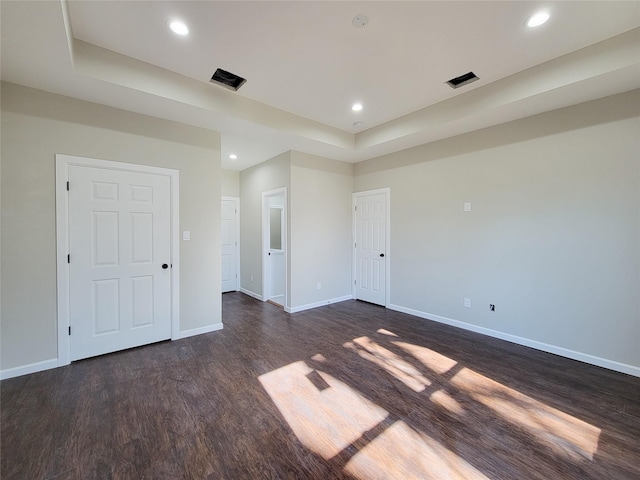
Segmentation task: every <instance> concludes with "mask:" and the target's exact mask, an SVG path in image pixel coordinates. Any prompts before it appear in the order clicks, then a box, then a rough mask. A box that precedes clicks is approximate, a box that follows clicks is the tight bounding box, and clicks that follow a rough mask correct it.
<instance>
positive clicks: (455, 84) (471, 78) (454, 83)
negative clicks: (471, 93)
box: [446, 72, 480, 88]
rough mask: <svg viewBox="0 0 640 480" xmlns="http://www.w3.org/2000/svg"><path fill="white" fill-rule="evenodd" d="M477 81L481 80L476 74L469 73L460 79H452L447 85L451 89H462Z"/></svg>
mask: <svg viewBox="0 0 640 480" xmlns="http://www.w3.org/2000/svg"><path fill="white" fill-rule="evenodd" d="M476 80H480V78H479V77H478V76H477V75H476V74H475V73H473V72H469V73H465V74H464V75H460V76H459V77H456V78H452V79H451V80H449V81H448V82H446V83H447V85H449V86H450V87H451V88H460V87H463V86H465V85H468V84H470V83H471V82H475V81H476Z"/></svg>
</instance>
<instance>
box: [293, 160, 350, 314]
mask: <svg viewBox="0 0 640 480" xmlns="http://www.w3.org/2000/svg"><path fill="white" fill-rule="evenodd" d="M352 192H353V165H352V164H350V163H344V162H338V161H335V160H328V159H326V158H321V157H316V156H313V155H309V154H306V153H300V152H291V201H290V204H291V279H292V281H291V307H292V308H293V309H296V307H301V306H305V305H313V304H318V303H327V302H328V301H330V300H333V299H338V298H341V297H345V296H348V295H351V238H352V234H351V194H352ZM318 282H320V284H321V289H320V290H318V289H317V284H318Z"/></svg>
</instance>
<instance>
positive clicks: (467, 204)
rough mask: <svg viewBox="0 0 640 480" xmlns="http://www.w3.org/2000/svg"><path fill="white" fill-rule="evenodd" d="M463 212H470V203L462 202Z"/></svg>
mask: <svg viewBox="0 0 640 480" xmlns="http://www.w3.org/2000/svg"><path fill="white" fill-rule="evenodd" d="M464 211H465V212H470V211H471V202H464Z"/></svg>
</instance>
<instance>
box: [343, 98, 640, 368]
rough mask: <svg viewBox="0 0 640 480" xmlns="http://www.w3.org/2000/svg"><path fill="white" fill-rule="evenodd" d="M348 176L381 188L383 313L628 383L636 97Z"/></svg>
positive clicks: (639, 314) (639, 323) (636, 350)
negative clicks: (385, 242)
mask: <svg viewBox="0 0 640 480" xmlns="http://www.w3.org/2000/svg"><path fill="white" fill-rule="evenodd" d="M354 172H355V180H354V181H355V190H356V191H362V190H369V189H374V188H380V187H390V188H391V258H390V261H391V303H392V304H393V305H395V306H399V307H401V308H402V309H404V310H405V311H408V310H412V311H415V312H418V313H421V314H424V316H427V317H429V316H430V317H434V316H435V318H437V317H440V319H441V320H443V321H449V320H454V321H460V322H464V323H465V324H467V325H468V326H471V327H472V328H475V329H480V330H482V329H488V330H487V331H493V332H494V333H495V332H498V333H499V334H501V335H502V334H503V335H502V336H503V337H505V336H506V337H505V338H508V336H509V335H511V336H514V337H518V338H520V339H526V340H527V341H528V342H529V343H531V342H534V343H535V342H538V344H539V345H549V346H552V347H554V348H553V349H552V350H554V349H555V351H557V352H558V353H565V354H569V356H573V357H574V358H576V355H573V354H572V353H571V352H573V353H576V352H577V353H578V355H577V357H579V358H581V359H584V360H587V361H593V360H594V359H596V360H597V361H599V360H598V359H605V360H606V361H608V362H610V363H608V366H610V367H614V368H616V365H615V362H619V363H620V364H621V365H623V366H627V367H628V366H632V367H635V372H636V374H637V373H640V370H638V369H637V367H639V366H640V294H639V292H640V225H639V223H640V91H634V92H630V93H626V94H621V95H616V96H613V97H608V98H605V99H601V100H597V101H594V102H589V103H585V104H581V105H577V106H574V107H569V108H565V109H561V110H557V111H555V112H549V113H545V114H542V115H538V116H535V117H530V118H527V119H524V120H520V121H516V122H512V123H509V124H506V125H502V126H497V127H492V128H489V129H486V130H482V131H478V132H474V133H471V134H467V135H463V136H459V137H455V138H452V139H448V140H443V141H440V142H436V143H433V144H429V145H423V146H420V147H416V148H413V149H410V150H406V151H404V152H399V153H396V154H392V155H387V156H385V157H380V158H378V159H374V160H371V161H369V162H362V163H359V164H357V165H356V166H355V170H354ZM464 202H471V204H472V210H471V212H467V213H465V212H463V204H464ZM464 297H468V298H470V299H471V306H472V308H470V309H468V308H463V298H464ZM490 303H493V304H495V305H496V311H495V312H490V311H489V304H490ZM525 343H526V342H525ZM556 347H557V348H556ZM591 357H593V358H591ZM600 363H602V362H600ZM624 369H625V368H623V370H624ZM626 371H629V368H626Z"/></svg>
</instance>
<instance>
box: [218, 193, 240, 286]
mask: <svg viewBox="0 0 640 480" xmlns="http://www.w3.org/2000/svg"><path fill="white" fill-rule="evenodd" d="M237 232H238V209H237V202H236V199H226V198H225V199H222V228H221V239H220V242H221V244H222V293H224V292H233V291H236V290H237V289H238V238H237V235H238V234H237Z"/></svg>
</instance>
